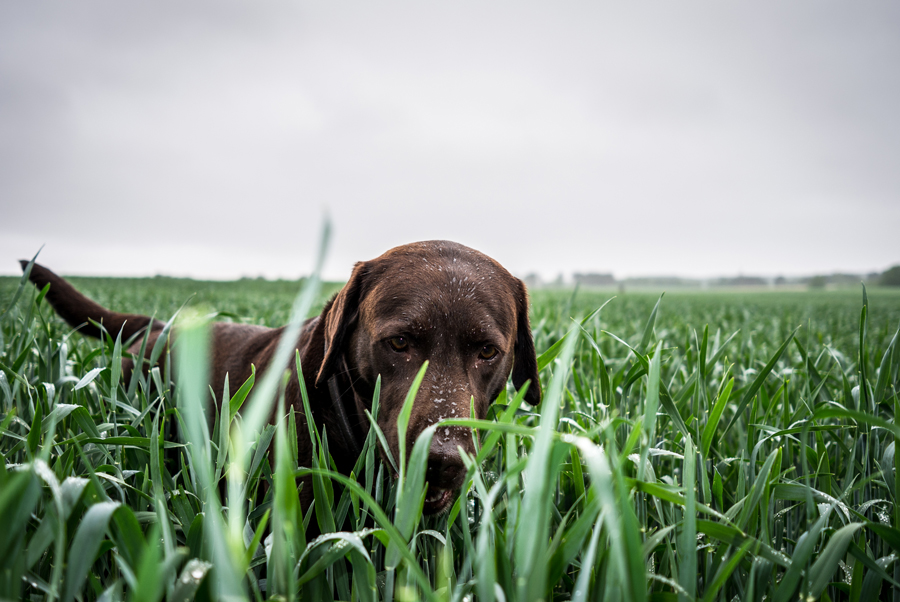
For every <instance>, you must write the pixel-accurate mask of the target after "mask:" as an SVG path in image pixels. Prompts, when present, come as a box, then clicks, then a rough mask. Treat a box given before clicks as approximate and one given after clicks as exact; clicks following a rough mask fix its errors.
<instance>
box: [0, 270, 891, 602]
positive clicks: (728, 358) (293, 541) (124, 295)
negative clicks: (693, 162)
mask: <svg viewBox="0 0 900 602" xmlns="http://www.w3.org/2000/svg"><path fill="white" fill-rule="evenodd" d="M73 282H74V284H75V285H76V286H77V287H78V288H80V289H81V290H83V291H84V292H85V293H86V294H88V295H89V296H91V297H93V298H94V299H95V300H97V301H98V302H100V303H101V304H103V305H106V306H109V307H113V308H115V309H117V310H121V311H129V312H135V313H147V314H156V315H157V317H160V318H162V319H168V318H169V317H170V316H172V315H173V314H175V313H176V312H177V311H178V310H179V308H181V307H182V305H184V304H185V303H187V306H188V309H186V310H183V311H182V315H184V316H185V318H184V320H183V321H182V323H181V328H182V330H181V338H180V339H179V345H181V347H182V353H181V354H179V355H178V356H177V361H178V368H179V369H180V370H181V372H180V373H181V374H186V375H191V376H190V377H186V378H182V379H180V380H179V383H178V387H177V388H172V387H170V386H169V385H168V383H169V374H170V372H171V370H172V369H173V368H174V367H173V366H172V365H171V362H170V363H164V364H163V367H162V368H161V369H159V370H155V371H154V372H152V373H151V375H150V376H149V377H148V378H144V377H141V376H137V377H136V378H134V379H133V380H131V381H128V382H124V381H122V379H121V375H120V371H119V368H118V366H119V361H120V358H121V354H122V351H121V349H122V346H121V342H119V341H114V340H109V341H107V342H106V343H105V344H100V343H99V342H97V341H94V340H88V339H85V338H83V337H81V336H80V335H77V334H72V333H71V329H70V328H68V327H67V326H66V325H65V324H64V323H63V322H62V321H61V320H59V319H58V318H56V317H55V315H54V314H53V312H52V310H50V309H49V308H48V307H47V305H46V304H45V303H40V302H38V303H36V302H35V300H36V298H37V297H38V294H37V291H34V290H32V287H30V286H28V287H25V288H24V289H22V294H21V296H20V297H19V298H18V299H17V300H16V301H15V303H13V299H14V298H15V296H16V292H17V290H18V288H19V280H18V279H14V278H3V279H0V312H3V311H4V310H5V313H3V315H2V317H0V336H2V339H0V349H2V352H0V453H2V455H3V458H2V461H0V524H2V525H3V528H2V529H0V598H2V599H10V600H17V599H32V600H57V599H61V600H63V601H64V602H70V601H71V600H99V599H102V600H119V599H129V600H142V601H143V600H146V601H151V602H155V601H156V600H160V599H163V598H165V599H168V600H191V599H201V600H208V599H210V600H211V599H216V600H218V599H254V600H259V599H268V598H278V599H285V600H294V599H303V600H360V601H374V600H385V599H398V600H416V599H426V600H463V599H467V600H472V599H477V600H480V601H493V600H497V601H502V600H510V601H511V600H518V601H521V602H526V601H531V600H576V601H582V600H610V601H613V600H622V601H627V600H648V599H649V600H695V599H697V600H701V599H702V600H705V601H712V600H723V601H729V602H730V601H731V600H762V599H766V600H776V601H787V600H797V599H802V600H807V599H809V600H814V599H824V600H829V599H830V600H854V601H856V600H875V599H878V598H879V597H881V599H894V600H898V599H900V594H898V592H900V563H898V562H897V554H898V552H900V506H898V504H897V498H898V494H900V482H898V480H897V479H896V478H895V475H896V467H897V465H898V464H900V455H895V454H894V449H895V442H896V439H897V438H898V437H900V425H898V424H897V423H896V421H895V418H894V416H895V415H896V414H897V411H898V409H900V397H898V394H897V391H896V387H897V386H898V365H900V351H898V350H897V346H898V343H897V338H898V337H897V332H898V324H900V291H896V290H887V289H881V290H870V291H868V296H867V299H865V297H864V294H863V291H862V290H861V289H860V290H858V291H857V290H851V291H829V292H815V293H812V292H809V293H807V292H794V293H673V294H667V295H665V296H664V297H663V298H662V300H661V301H660V300H659V297H658V295H656V294H649V293H633V292H628V293H625V294H622V295H619V296H618V297H616V298H615V299H613V300H612V301H609V303H607V304H605V305H604V303H606V302H607V301H608V300H609V298H610V297H611V296H612V294H605V293H598V292H592V291H587V290H582V291H577V292H575V293H573V291H571V290H570V291H556V290H539V291H535V292H534V293H533V295H532V304H533V307H532V313H533V315H532V327H533V330H534V335H535V343H536V346H537V349H538V353H539V354H541V357H540V359H539V363H540V366H541V370H542V372H541V375H542V381H543V385H544V393H545V395H544V401H543V403H542V405H541V407H540V408H534V409H532V408H529V407H528V406H527V405H524V404H522V405H521V407H520V404H519V401H518V398H517V397H516V395H515V392H514V391H512V390H510V391H508V392H507V393H506V394H505V395H501V399H499V400H498V401H497V402H496V403H495V404H494V406H493V410H492V415H491V416H490V417H489V418H490V420H488V421H485V422H482V423H477V424H475V423H470V424H471V425H472V426H476V427H477V434H478V438H479V447H478V449H479V453H478V457H477V458H471V459H470V462H469V463H468V465H469V466H470V470H469V478H468V481H467V484H466V486H465V487H464V491H465V495H464V496H461V497H460V498H459V500H458V501H457V503H456V504H455V505H454V507H453V509H452V510H451V511H450V512H449V513H448V514H447V515H446V516H442V517H439V518H427V519H423V518H421V517H420V513H421V504H422V500H423V482H422V479H423V466H424V454H423V450H424V449H425V445H424V442H423V445H417V446H416V447H415V448H414V449H413V450H408V454H407V455H408V457H409V458H410V460H409V466H408V468H407V469H406V471H405V473H404V475H403V476H402V477H401V478H400V479H398V480H396V481H395V480H393V479H391V478H389V477H388V476H387V475H386V472H385V469H384V468H383V467H382V466H381V464H380V463H379V462H378V461H377V460H376V459H377V457H378V456H377V453H376V446H378V445H379V443H378V438H377V437H376V436H375V433H374V432H373V433H371V434H370V436H369V439H368V441H367V443H366V447H365V449H364V451H363V454H362V456H361V458H360V461H359V463H358V464H357V469H358V470H357V471H355V473H354V479H352V480H351V479H347V478H345V477H344V478H342V477H338V476H335V475H333V474H332V473H330V472H329V471H328V468H329V462H328V455H327V435H326V437H324V438H321V439H320V440H319V441H318V444H317V458H316V461H315V462H314V465H313V466H311V467H299V466H297V461H296V453H297V452H296V446H295V445H293V442H295V441H296V433H295V432H291V431H290V429H289V428H288V427H286V426H285V425H286V424H293V421H282V423H281V424H279V425H278V426H277V427H276V426H271V425H269V426H267V425H265V423H264V422H265V420H264V417H265V415H266V407H267V403H272V402H271V401H269V400H270V399H273V400H274V402H276V403H277V395H276V394H275V390H276V389H277V381H272V382H270V383H267V382H264V381H263V382H256V383H255V384H254V386H253V389H252V391H251V392H250V393H249V395H248V394H247V388H246V387H241V385H242V384H243V383H230V391H232V392H233V393H232V395H231V397H230V399H226V400H216V404H215V405H214V406H212V407H210V408H209V409H208V411H211V412H215V414H216V418H215V421H214V424H215V428H213V429H212V430H211V431H210V430H208V429H205V428H203V425H205V421H204V420H203V419H202V417H200V416H199V413H198V412H199V410H200V408H201V406H203V405H205V402H206V400H207V399H208V397H209V394H208V392H207V391H206V389H205V385H204V383H203V370H204V353H203V340H204V339H203V333H204V329H205V318H204V316H206V315H207V314H210V313H213V312H218V314H219V318H217V319H232V320H239V321H243V322H251V323H258V324H266V325H272V326H274V325H282V324H284V323H287V322H288V321H289V319H290V316H291V311H292V306H293V304H294V299H295V296H296V295H297V292H298V290H299V288H300V287H299V285H298V283H294V282H266V281H256V280H246V281H240V282H233V283H203V282H193V281H187V280H174V279H167V278H155V279H137V280H111V279H73ZM334 290H336V286H325V287H323V288H322V290H321V291H319V292H313V291H310V292H308V294H307V296H306V297H301V302H300V303H299V304H298V306H299V307H300V310H301V311H302V310H303V309H304V308H307V309H308V310H309V311H310V312H312V313H315V312H316V311H318V308H319V307H320V306H321V303H322V302H323V301H324V299H325V298H326V297H327V295H328V294H330V293H331V292H333V291H334ZM864 299H865V300H864ZM601 306H602V310H600V311H599V312H597V310H598V309H599V308H600V307H601ZM573 318H574V320H573ZM566 333H569V334H568V335H567V334H566ZM154 385H155V386H154ZM267 388H268V390H269V391H270V392H267ZM159 391H162V392H163V393H162V395H160V394H159V393H158V392H159ZM245 399H246V400H248V401H247V403H246V404H243V401H244V400H245ZM261 417H262V418H261ZM179 424H180V428H179ZM178 432H183V433H185V435H184V440H182V439H181V438H179V435H177V433H178ZM403 439H404V438H403V437H400V440H401V441H402V440H403ZM420 441H422V440H421V439H420ZM270 449H272V450H274V452H273V457H275V458H276V459H277V461H276V462H275V466H271V465H270V463H269V458H270ZM306 470H311V471H313V473H314V475H315V476H314V481H313V482H314V488H315V491H316V501H315V504H314V506H313V507H312V508H310V510H309V511H308V512H306V513H305V514H303V513H302V512H301V511H300V508H299V504H298V499H297V492H296V487H295V477H296V476H297V475H298V474H304V472H303V471H306ZM309 521H316V524H317V525H318V526H319V527H320V529H321V530H322V532H323V533H324V535H322V536H321V537H319V538H318V539H316V540H315V541H310V542H308V541H307V540H306V537H305V532H304V528H303V525H304V523H308V522H309ZM342 525H343V526H345V527H346V530H344V531H339V530H338V528H339V527H340V526H342Z"/></svg>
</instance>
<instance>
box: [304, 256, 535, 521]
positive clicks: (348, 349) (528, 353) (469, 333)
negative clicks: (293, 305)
mask: <svg viewBox="0 0 900 602" xmlns="http://www.w3.org/2000/svg"><path fill="white" fill-rule="evenodd" d="M322 319H323V320H324V326H325V343H326V349H327V351H326V353H325V357H324V360H323V362H322V365H321V368H320V370H319V373H318V376H317V380H316V386H317V387H322V386H325V383H326V382H327V380H328V379H329V378H330V377H331V376H332V375H333V374H335V373H336V372H337V371H338V370H341V369H343V362H344V361H346V366H347V368H348V369H349V372H350V374H349V377H350V379H351V382H352V386H353V390H354V392H355V393H356V400H357V404H363V405H368V403H370V401H371V398H372V393H373V388H374V385H375V381H376V378H377V377H378V375H381V379H382V380H381V396H380V406H381V409H380V412H379V416H378V425H379V427H381V429H382V431H384V434H385V436H386V438H387V441H388V445H389V447H390V449H391V452H392V454H393V455H394V457H395V458H398V457H399V447H398V435H397V427H396V424H397V417H398V416H399V414H400V410H401V407H402V406H403V401H404V399H405V397H406V394H407V391H408V390H409V387H410V385H411V384H412V382H413V379H414V378H415V376H416V373H417V372H418V370H419V368H421V366H422V363H423V362H425V361H426V360H428V362H429V367H428V371H427V372H426V374H425V377H424V380H423V381H422V385H421V387H420V388H419V392H418V394H417V395H416V399H415V403H414V405H413V409H412V414H411V416H410V420H409V427H408V429H407V442H406V445H407V449H411V448H412V445H413V444H414V442H415V440H416V438H417V437H418V436H419V434H420V433H421V432H422V431H423V430H425V429H426V428H428V427H429V426H430V425H432V424H435V423H437V422H438V421H440V420H441V419H443V418H469V417H473V416H471V411H470V408H471V407H472V401H471V400H472V399H474V410H475V415H474V418H484V417H485V415H486V413H487V409H488V405H489V404H490V402H491V401H492V400H493V399H494V398H496V397H497V395H498V394H499V393H500V392H501V391H502V390H503V388H504V386H505V384H506V380H507V378H508V377H509V376H510V374H512V379H513V384H514V385H515V386H516V387H517V388H519V387H521V386H523V385H524V384H525V382H526V381H531V384H530V385H529V387H528V391H527V393H526V395H525V400H526V401H527V402H528V403H530V404H536V403H538V402H539V401H540V395H541V393H540V391H541V389H540V383H539V380H538V370H537V359H536V357H535V351H534V342H533V340H532V337H531V329H530V327H529V325H528V299H527V296H526V291H525V286H524V284H523V283H522V281H521V280H519V279H518V278H515V277H513V276H512V275H511V274H510V273H509V272H507V271H506V270H505V269H504V268H503V267H502V266H501V265H500V264H499V263H497V262H496V261H494V260H493V259H491V258H490V257H487V256H486V255H484V254H482V253H479V252H478V251H475V250H473V249H470V248H468V247H464V246H462V245H459V244H456V243H452V242H446V241H431V242H420V243H413V244H409V245H404V246H402V247H397V248H395V249H392V250H390V251H388V252H387V253H385V254H384V255H382V256H381V257H378V258H377V259H373V260H372V261H366V262H363V263H358V264H357V265H356V267H355V268H354V270H353V274H352V276H351V278H350V280H349V282H348V283H347V284H346V286H344V288H343V289H342V290H341V291H340V292H339V293H338V294H337V296H336V297H335V298H334V299H333V300H332V302H331V303H330V304H329V305H328V306H326V308H325V312H323V318H322ZM358 409H360V410H361V409H362V408H361V407H360V408H358ZM458 448H462V449H463V450H464V451H466V452H467V453H474V451H475V448H474V444H473V441H472V433H471V431H470V430H469V429H467V428H462V427H441V428H440V429H439V430H438V431H437V432H436V433H435V435H434V437H433V439H432V443H431V450H430V456H429V461H428V472H427V480H428V485H429V489H428V494H427V498H426V500H425V512H426V513H430V514H433V513H438V512H442V511H444V510H446V509H447V508H448V507H449V505H450V503H451V502H452V500H453V492H454V491H455V490H456V489H458V488H459V486H460V485H461V484H462V481H463V479H464V477H465V466H464V465H463V463H462V460H461V458H460V455H459V451H458Z"/></svg>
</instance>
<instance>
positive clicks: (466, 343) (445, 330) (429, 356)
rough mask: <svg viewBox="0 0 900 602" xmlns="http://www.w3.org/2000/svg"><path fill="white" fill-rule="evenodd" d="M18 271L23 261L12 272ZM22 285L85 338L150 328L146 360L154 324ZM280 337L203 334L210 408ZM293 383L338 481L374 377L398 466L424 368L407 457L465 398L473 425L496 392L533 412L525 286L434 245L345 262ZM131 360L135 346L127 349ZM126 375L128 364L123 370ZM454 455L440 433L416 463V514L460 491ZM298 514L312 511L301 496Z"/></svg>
mask: <svg viewBox="0 0 900 602" xmlns="http://www.w3.org/2000/svg"><path fill="white" fill-rule="evenodd" d="M26 265H27V262H23V268H24V267H25V266H26ZM31 281H32V282H34V283H35V284H36V285H37V286H38V287H39V288H43V287H44V286H45V285H46V284H47V283H50V285H51V286H50V290H49V292H48V293H47V297H46V298H47V300H48V301H49V302H50V304H51V305H52V306H53V308H54V309H55V310H56V311H57V313H58V314H59V315H60V316H61V317H62V318H63V319H65V320H66V321H67V322H68V323H69V324H71V325H72V326H76V327H80V331H81V332H82V333H84V334H87V335H90V336H95V337H96V336H100V335H101V331H100V329H98V328H97V327H96V326H94V325H92V324H90V322H88V320H93V321H95V322H98V323H102V324H103V326H104V327H105V328H106V330H107V331H108V332H110V333H111V334H113V335H115V334H117V333H118V332H120V331H121V333H122V340H123V341H124V340H126V339H128V338H129V337H131V336H132V335H134V334H136V333H138V332H140V331H141V330H142V329H144V328H149V329H150V338H149V344H148V346H147V349H148V350H149V349H152V348H153V344H154V343H155V341H156V339H157V337H159V335H160V333H161V332H162V328H163V324H162V322H159V321H158V320H153V319H152V318H149V317H147V316H140V315H133V314H121V313H116V312H112V311H109V310H107V309H105V308H103V307H101V306H100V305H98V304H96V303H94V302H93V301H91V300H90V299H88V298H87V297H85V296H84V295H82V294H81V293H79V292H78V291H77V290H75V289H74V288H73V287H72V286H71V285H70V284H69V283H68V282H66V281H65V280H63V279H62V278H60V277H59V276H57V275H56V274H54V273H53V272H51V271H49V270H47V269H46V268H44V267H42V266H40V265H37V264H35V265H34V266H33V268H32V271H31ZM282 330H283V328H265V327H262V326H252V325H247V324H232V323H224V322H219V323H216V324H214V325H213V329H212V332H213V342H212V347H211V349H212V371H211V372H212V382H211V385H212V387H213V390H214V391H215V393H216V396H217V398H219V399H220V398H221V396H222V390H223V383H224V380H225V375H226V374H228V375H229V380H230V382H232V383H242V382H244V381H245V380H246V379H247V378H248V377H249V376H250V370H251V368H250V367H251V365H255V366H256V368H257V370H259V371H260V372H263V371H264V370H265V369H266V368H267V367H268V365H269V362H270V360H271V357H272V355H273V354H274V352H275V348H276V346H277V344H278V339H279V336H280V335H281V332H282ZM297 349H298V350H299V351H300V357H301V364H302V367H303V379H304V381H305V384H306V389H307V391H308V393H309V398H310V407H311V409H312V412H313V419H314V421H315V423H316V425H317V426H318V427H319V428H321V427H322V426H323V425H324V426H325V427H326V428H327V432H328V439H329V449H330V451H331V454H332V457H333V458H334V461H335V463H336V464H337V466H338V468H339V469H340V470H341V471H342V472H344V473H345V474H348V473H349V472H350V470H351V469H352V467H353V464H354V463H355V461H356V458H357V457H358V455H359V452H360V446H361V444H362V442H363V441H364V439H365V436H366V433H367V431H368V428H369V423H368V420H367V418H366V417H365V414H364V413H363V410H364V409H368V408H370V406H371V400H372V395H373V392H374V386H375V381H376V378H377V377H378V376H379V375H381V378H382V384H381V396H380V405H381V410H380V412H379V416H378V425H379V426H380V427H381V429H382V431H384V434H385V436H386V437H387V441H388V446H389V447H390V450H391V453H392V454H393V456H394V457H395V458H398V457H399V447H398V440H397V428H396V423H397V417H398V415H399V413H400V409H401V407H402V405H403V401H404V398H405V396H406V393H407V390H408V389H409V386H410V385H411V384H412V381H413V378H414V377H415V375H416V373H417V371H418V370H419V368H420V367H421V366H422V363H423V362H424V361H425V360H428V361H429V368H428V371H427V372H426V374H425V378H424V380H423V381H422V386H421V387H420V389H419V392H418V394H417V396H416V399H415V403H414V405H413V409H412V415H411V416H410V420H409V427H408V430H407V434H408V435H407V436H408V441H407V449H411V447H412V444H413V443H414V442H415V440H416V438H417V437H418V435H419V434H420V433H421V432H422V431H423V430H424V429H426V428H427V427H428V426H430V425H431V424H434V423H436V422H438V421H439V420H441V419H442V418H450V417H455V418H466V417H469V415H470V400H471V399H472V398H474V407H475V417H476V418H484V416H485V414H486V413H487V408H488V405H489V404H490V402H491V401H492V400H493V399H494V398H495V397H496V396H497V395H498V394H499V393H500V391H501V390H503V388H504V387H505V385H506V381H507V378H509V376H510V373H512V380H513V384H514V385H515V386H516V387H517V388H520V387H522V386H523V385H524V384H525V382H526V381H531V385H530V386H529V388H528V391H527V393H526V396H525V400H526V401H527V402H529V403H531V404H536V403H537V402H539V401H540V384H539V381H538V371H537V359H536V357H535V352H534V343H533V341H532V337H531V329H530V328H529V325H528V301H527V296H526V291H525V285H524V284H523V283H522V282H521V281H520V280H519V279H517V278H515V277H513V276H512V275H511V274H510V273H509V272H507V271H506V270H505V269H504V268H503V267H502V266H501V265H500V264H499V263H497V262H496V261H494V260H493V259H491V258H489V257H487V256H486V255H484V254H482V253H479V252H478V251H475V250H473V249H470V248H468V247H464V246H462V245H459V244H456V243H452V242H446V241H430V242H419V243H413V244H409V245H404V246H401V247H397V248H395V249H391V250H390V251H388V252H387V253H385V254H384V255H382V256H381V257H378V258H376V259H373V260H371V261H366V262H361V263H357V264H356V266H355V267H354V269H353V273H352V275H351V276H350V280H349V282H347V284H346V285H345V286H344V288H343V289H341V291H340V292H339V293H338V294H337V295H335V297H334V298H333V299H331V301H329V302H328V303H327V304H326V305H325V308H324V309H323V310H322V313H321V315H319V316H318V317H315V318H312V319H310V320H307V322H306V323H305V324H304V326H303V329H302V331H301V334H300V338H299V340H298V341H297ZM129 351H131V353H132V354H135V355H136V354H138V353H140V341H138V342H137V343H135V344H134V345H133V346H132V347H131V348H130V350H129ZM123 369H124V371H125V373H126V374H127V373H129V372H130V371H131V369H132V364H131V360H126V362H125V365H124V366H123ZM286 399H287V400H288V403H290V404H292V405H293V406H294V409H295V411H296V412H297V413H298V415H301V416H302V414H303V405H302V402H301V398H300V389H299V383H298V381H297V379H296V377H295V378H294V379H293V380H292V381H291V382H289V383H288V386H287V390H286ZM297 426H298V429H297V432H298V433H299V436H300V441H299V442H298V443H299V453H300V458H299V459H300V464H301V466H309V465H310V454H311V444H310V442H309V438H308V434H307V433H308V429H307V428H306V426H305V423H304V424H298V425H297ZM457 448H461V449H463V450H464V451H466V452H468V453H473V452H474V445H473V442H472V436H471V432H470V431H469V430H468V429H464V428H460V427H447V428H441V429H440V431H439V432H438V433H437V434H436V435H435V437H434V438H433V440H432V444H431V450H430V455H429V459H428V471H427V481H428V494H427V497H426V500H425V508H424V511H425V512H426V513H428V514H434V513H439V512H442V511H444V510H446V509H447V508H448V507H449V505H450V503H451V502H452V501H453V492H454V491H455V490H456V489H458V488H459V486H460V485H461V484H462V480H463V479H464V477H465V466H464V465H463V463H462V460H461V459H460V455H459V452H458V449H457ZM301 496H302V500H301V501H302V504H303V507H304V508H306V507H308V505H309V503H310V502H311V501H312V490H311V487H309V486H308V485H307V486H304V487H303V492H302V494H301Z"/></svg>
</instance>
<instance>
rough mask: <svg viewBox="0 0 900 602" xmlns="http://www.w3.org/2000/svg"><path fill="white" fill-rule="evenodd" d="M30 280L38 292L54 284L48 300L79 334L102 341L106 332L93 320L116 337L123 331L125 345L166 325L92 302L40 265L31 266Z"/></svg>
mask: <svg viewBox="0 0 900 602" xmlns="http://www.w3.org/2000/svg"><path fill="white" fill-rule="evenodd" d="M19 263H20V264H21V265H22V270H25V269H26V268H27V267H28V261H27V260H24V259H23V260H21V261H20V262H19ZM29 279H30V280H31V281H32V282H33V283H34V284H35V285H36V286H37V287H38V289H43V288H44V287H45V286H46V285H47V283H49V284H50V290H49V291H47V297H46V299H47V301H48V302H49V303H50V305H52V306H53V309H55V310H56V313H58V314H59V315H60V317H61V318H62V319H63V320H65V321H66V322H68V323H69V324H70V325H71V326H73V327H76V328H78V327H80V328H79V332H81V333H82V334H86V335H88V336H92V337H97V338H100V336H101V334H102V331H101V330H100V329H99V328H97V327H96V326H95V325H94V324H92V323H91V321H92V320H93V321H94V322H97V323H98V324H103V327H104V328H105V329H106V331H107V332H108V333H109V334H111V335H112V336H113V337H115V336H116V335H117V334H118V333H119V332H121V333H122V342H125V341H126V340H128V339H129V338H131V336H132V335H134V334H135V333H137V332H140V331H141V330H142V329H144V328H148V327H149V328H150V330H160V329H162V328H163V327H164V326H165V324H163V323H162V322H160V321H159V320H154V319H153V318H151V317H149V316H141V315H137V314H120V313H118V312H114V311H110V310H108V309H106V308H105V307H102V306H100V305H98V304H97V303H95V302H94V301H91V300H90V299H88V298H87V297H85V296H84V295H82V294H81V293H79V292H78V291H77V290H75V287H73V286H72V285H71V284H69V283H68V282H66V281H65V280H63V279H62V278H60V277H59V276H57V275H56V274H54V273H53V272H51V271H50V270H48V269H47V268H45V267H44V266H42V265H39V264H37V263H36V264H34V265H33V266H31V274H30V275H29Z"/></svg>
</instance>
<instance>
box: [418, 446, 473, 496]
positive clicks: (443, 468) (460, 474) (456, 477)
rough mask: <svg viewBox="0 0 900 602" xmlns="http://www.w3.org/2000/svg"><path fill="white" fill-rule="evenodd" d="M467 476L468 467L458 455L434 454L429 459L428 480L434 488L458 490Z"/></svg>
mask: <svg viewBox="0 0 900 602" xmlns="http://www.w3.org/2000/svg"><path fill="white" fill-rule="evenodd" d="M465 475H466V466H465V464H463V463H462V460H460V458H459V456H458V455H456V454H453V455H450V454H442V453H432V454H431V455H430V456H429V457H428V470H427V473H426V480H427V481H428V484H429V485H430V486H432V487H433V488H440V489H457V488H458V487H459V486H460V485H461V484H462V480H463V478H464V477H465Z"/></svg>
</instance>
